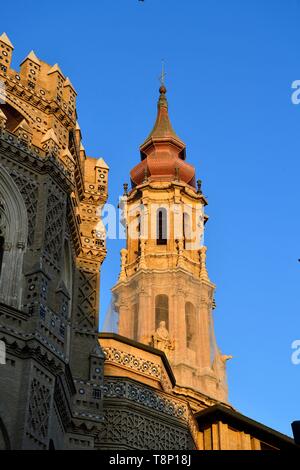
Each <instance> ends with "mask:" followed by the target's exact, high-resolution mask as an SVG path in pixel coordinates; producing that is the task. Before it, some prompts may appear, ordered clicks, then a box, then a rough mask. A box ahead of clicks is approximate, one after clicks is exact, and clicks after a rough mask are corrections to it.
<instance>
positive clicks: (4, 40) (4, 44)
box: [0, 33, 14, 72]
mask: <svg viewBox="0 0 300 470" xmlns="http://www.w3.org/2000/svg"><path fill="white" fill-rule="evenodd" d="M13 50H14V46H13V45H12V43H11V42H10V40H9V38H8V36H7V34H6V33H3V34H1V36H0V70H2V71H3V72H6V71H7V69H8V68H9V67H10V64H11V59H12V53H13Z"/></svg>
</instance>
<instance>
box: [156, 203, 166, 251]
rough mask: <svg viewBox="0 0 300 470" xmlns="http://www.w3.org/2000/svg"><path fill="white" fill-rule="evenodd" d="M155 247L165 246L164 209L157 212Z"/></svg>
mask: <svg viewBox="0 0 300 470" xmlns="http://www.w3.org/2000/svg"><path fill="white" fill-rule="evenodd" d="M156 243H157V245H166V244H167V210H166V209H164V208H161V209H158V211H157V236H156Z"/></svg>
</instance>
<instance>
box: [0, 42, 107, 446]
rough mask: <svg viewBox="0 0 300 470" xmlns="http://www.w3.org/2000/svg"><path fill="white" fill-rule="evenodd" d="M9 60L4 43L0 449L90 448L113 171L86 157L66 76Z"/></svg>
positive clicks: (97, 412) (98, 395)
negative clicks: (104, 217) (103, 215)
mask: <svg viewBox="0 0 300 470" xmlns="http://www.w3.org/2000/svg"><path fill="white" fill-rule="evenodd" d="M12 52H13V46H12V44H11V42H10V40H9V39H8V37H7V36H6V35H5V34H3V35H2V36H0V85H1V86H0V340H1V342H2V344H5V348H6V363H5V364H4V365H1V367H0V447H1V445H2V444H3V443H2V442H1V435H2V434H3V435H4V434H5V436H6V444H5V445H6V447H7V448H8V447H12V448H14V449H31V448H32V449H47V448H49V446H50V444H51V446H54V447H56V448H72V447H75V448H92V447H94V440H95V435H96V432H97V426H98V424H99V423H100V422H101V420H102V416H101V415H102V407H101V404H102V366H103V354H102V351H101V349H100V347H99V345H98V341H97V334H98V308H99V294H98V292H99V276H100V273H99V270H100V267H101V264H102V262H103V260H104V258H105V255H106V248H105V238H104V233H103V229H102V227H101V225H100V223H99V218H100V210H101V206H102V205H103V204H104V203H105V201H106V198H107V178H108V167H107V165H106V163H105V162H104V160H103V159H101V158H100V159H95V158H90V157H87V156H86V153H85V150H84V148H83V145H82V142H81V131H80V127H79V125H78V123H77V112H76V92H75V90H74V87H73V86H72V84H71V82H70V80H69V79H68V78H66V77H65V76H64V74H63V73H62V71H61V70H60V68H59V66H58V65H57V64H56V65H54V66H50V65H48V64H47V63H46V62H43V61H42V60H40V59H38V58H37V57H36V55H35V54H34V52H30V54H29V55H28V56H27V57H26V58H25V59H24V61H23V62H22V64H21V66H20V70H19V71H15V70H13V69H12V68H11V66H10V64H11V58H12ZM1 423H2V425H3V429H5V432H4V431H3V433H2V434H1ZM88 429H93V431H88ZM3 446H4V444H3Z"/></svg>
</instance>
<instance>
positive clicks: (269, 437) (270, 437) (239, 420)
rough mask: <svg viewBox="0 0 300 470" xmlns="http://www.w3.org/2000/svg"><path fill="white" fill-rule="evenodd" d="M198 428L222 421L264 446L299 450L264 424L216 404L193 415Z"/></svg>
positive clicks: (290, 441) (289, 439) (291, 441)
mask: <svg viewBox="0 0 300 470" xmlns="http://www.w3.org/2000/svg"><path fill="white" fill-rule="evenodd" d="M194 416H195V418H196V420H197V423H198V426H199V427H201V426H203V425H207V424H211V423H215V422H216V421H222V423H225V424H228V425H230V426H231V427H233V428H235V429H238V430H241V431H244V432H246V433H249V434H251V435H252V436H253V437H256V438H257V439H260V440H261V441H263V442H265V443H266V444H269V445H272V446H274V447H278V448H279V449H280V450H283V449H290V450H291V449H297V448H300V447H299V446H297V445H296V444H295V441H294V440H293V439H292V438H290V437H288V436H286V435H285V434H282V433H280V432H278V431H275V429H272V428H269V427H268V426H265V425H264V424H261V423H259V422H258V421H255V420H253V419H251V418H248V417H247V416H245V415H243V414H241V413H239V412H238V411H236V410H234V409H232V408H230V407H229V406H225V405H222V404H221V403H218V404H217V405H213V406H209V407H208V408H206V409H204V410H201V411H198V412H197V413H195V414H194Z"/></svg>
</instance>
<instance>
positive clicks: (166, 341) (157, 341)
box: [152, 320, 174, 356]
mask: <svg viewBox="0 0 300 470" xmlns="http://www.w3.org/2000/svg"><path fill="white" fill-rule="evenodd" d="M152 346H153V347H154V348H157V349H160V350H161V351H163V352H164V353H165V354H166V356H168V354H169V353H170V351H172V350H173V349H174V342H173V341H172V340H171V338H170V334H169V332H168V330H167V328H166V322H165V321H163V320H162V321H161V322H160V323H159V327H158V328H157V330H156V331H155V333H154V335H152Z"/></svg>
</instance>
